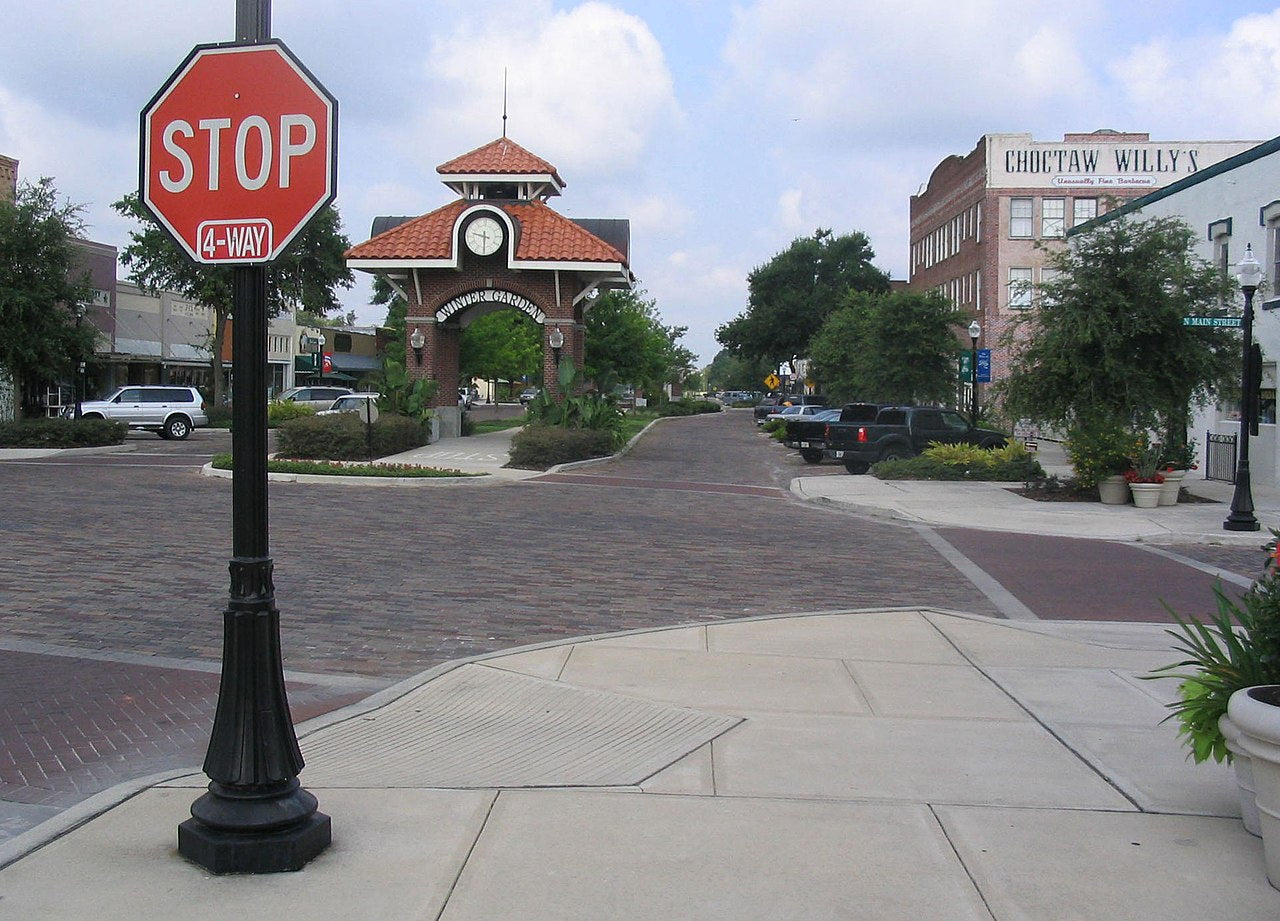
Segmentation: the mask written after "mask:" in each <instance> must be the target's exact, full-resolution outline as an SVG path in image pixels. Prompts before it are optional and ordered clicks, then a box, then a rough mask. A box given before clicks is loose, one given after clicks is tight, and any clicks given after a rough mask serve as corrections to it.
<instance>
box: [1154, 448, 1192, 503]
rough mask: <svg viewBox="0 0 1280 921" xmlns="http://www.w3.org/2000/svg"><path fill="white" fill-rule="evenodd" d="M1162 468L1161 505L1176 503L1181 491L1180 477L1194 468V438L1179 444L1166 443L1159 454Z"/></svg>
mask: <svg viewBox="0 0 1280 921" xmlns="http://www.w3.org/2000/svg"><path fill="white" fill-rule="evenodd" d="M1160 466H1161V467H1163V468H1164V489H1163V490H1161V492H1160V504H1161V505H1176V504H1177V502H1178V496H1179V495H1180V494H1181V492H1182V479H1183V477H1185V476H1186V474H1187V471H1188V470H1195V469H1196V443H1195V441H1194V440H1192V441H1186V442H1183V444H1181V445H1175V446H1169V445H1166V446H1165V449H1164V451H1163V452H1162V453H1161V455H1160Z"/></svg>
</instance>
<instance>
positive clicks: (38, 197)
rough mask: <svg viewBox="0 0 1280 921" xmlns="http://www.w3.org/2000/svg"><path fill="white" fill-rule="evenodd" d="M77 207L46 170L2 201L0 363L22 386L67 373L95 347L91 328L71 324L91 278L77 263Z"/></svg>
mask: <svg viewBox="0 0 1280 921" xmlns="http://www.w3.org/2000/svg"><path fill="white" fill-rule="evenodd" d="M80 211H81V209H80V207H79V206H78V205H72V204H70V203H69V202H59V201H58V193H57V190H56V189H55V188H54V185H53V180H52V179H49V178H47V177H46V178H42V179H40V180H39V181H38V182H36V183H34V184H32V183H26V182H24V183H23V184H22V185H20V186H19V187H18V194H17V197H16V198H15V199H14V200H13V201H12V202H9V201H0V330H3V331H4V333H3V335H0V371H3V370H6V369H7V370H8V372H9V373H10V374H12V375H13V377H14V378H15V383H17V385H18V390H19V392H22V391H23V390H24V389H26V390H30V389H31V388H33V387H34V386H35V385H36V384H38V383H40V382H42V381H49V380H56V379H59V378H63V377H66V376H67V375H69V374H70V373H71V372H72V370H73V367H74V365H73V362H75V361H77V360H78V359H79V358H80V357H82V356H87V355H91V354H93V337H94V331H93V328H92V327H91V326H89V325H88V324H84V325H83V326H77V325H76V306H77V305H78V304H80V303H82V302H83V301H84V300H85V299H86V298H87V297H88V279H87V277H84V276H83V275H82V276H79V277H77V275H76V270H75V251H74V240H75V239H76V238H77V237H79V236H80V235H81V233H82V232H83V229H84V225H83V223H82V222H81V219H80Z"/></svg>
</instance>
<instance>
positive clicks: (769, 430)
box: [760, 419, 787, 437]
mask: <svg viewBox="0 0 1280 921" xmlns="http://www.w3.org/2000/svg"><path fill="white" fill-rule="evenodd" d="M760 430H761V431H762V432H764V433H765V434H766V435H773V436H774V437H777V434H778V432H782V433H784V434H785V433H786V431H787V420H786V419H770V420H769V421H768V422H766V423H765V424H764V425H762V426H761V427H760Z"/></svg>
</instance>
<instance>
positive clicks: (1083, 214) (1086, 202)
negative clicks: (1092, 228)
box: [1071, 198, 1098, 227]
mask: <svg viewBox="0 0 1280 921" xmlns="http://www.w3.org/2000/svg"><path fill="white" fill-rule="evenodd" d="M1073 207H1074V209H1075V210H1074V213H1073V215H1072V218H1073V219H1072V221H1071V226H1072V227H1075V226H1077V225H1080V224H1083V223H1084V222H1085V221H1092V220H1093V219H1094V218H1095V217H1097V216H1098V200H1097V199H1096V198H1077V199H1076V200H1075V201H1074V202H1073Z"/></svg>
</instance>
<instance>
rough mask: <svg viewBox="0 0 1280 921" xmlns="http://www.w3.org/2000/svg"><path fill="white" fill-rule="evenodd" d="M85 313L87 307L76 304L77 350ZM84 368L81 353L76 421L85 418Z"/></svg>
mask: <svg viewBox="0 0 1280 921" xmlns="http://www.w3.org/2000/svg"><path fill="white" fill-rule="evenodd" d="M84 312H85V305H84V304H79V303H78V304H76V333H77V339H76V342H77V345H76V347H77V348H79V347H80V346H79V335H78V334H79V332H80V328H81V326H82V325H83V323H84ZM84 368H85V360H84V352H81V353H80V364H79V366H78V367H77V368H76V408H75V412H74V414H73V417H72V418H75V419H79V418H82V416H83V413H82V412H81V409H82V407H83V404H84Z"/></svg>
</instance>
